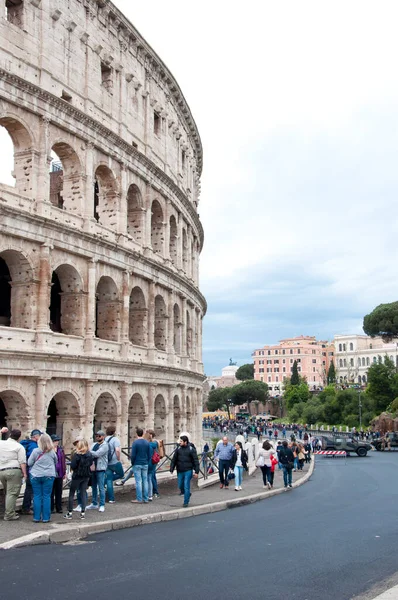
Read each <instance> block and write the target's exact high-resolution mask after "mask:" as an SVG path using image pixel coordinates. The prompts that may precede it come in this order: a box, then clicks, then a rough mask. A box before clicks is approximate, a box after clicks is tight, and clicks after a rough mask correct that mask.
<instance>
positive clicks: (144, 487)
mask: <svg viewBox="0 0 398 600" xmlns="http://www.w3.org/2000/svg"><path fill="white" fill-rule="evenodd" d="M133 471H134V479H135V491H136V495H137V500H138V502H142V500H144V502H148V465H134V466H133Z"/></svg>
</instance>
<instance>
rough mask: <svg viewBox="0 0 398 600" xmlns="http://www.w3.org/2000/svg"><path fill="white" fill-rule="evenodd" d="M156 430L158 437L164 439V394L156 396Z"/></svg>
mask: <svg viewBox="0 0 398 600" xmlns="http://www.w3.org/2000/svg"><path fill="white" fill-rule="evenodd" d="M154 430H155V435H156V437H157V438H160V439H163V438H164V437H165V434H166V403H165V401H164V398H163V396H162V394H158V395H157V396H156V398H155V420H154Z"/></svg>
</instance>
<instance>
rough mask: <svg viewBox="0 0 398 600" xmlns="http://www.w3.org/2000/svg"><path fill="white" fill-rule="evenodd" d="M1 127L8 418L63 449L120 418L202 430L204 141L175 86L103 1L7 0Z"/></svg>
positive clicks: (1, 365)
mask: <svg viewBox="0 0 398 600" xmlns="http://www.w3.org/2000/svg"><path fill="white" fill-rule="evenodd" d="M0 126H3V127H4V128H5V129H6V130H7V131H8V133H9V135H10V137H11V139H12V141H13V144H14V170H13V176H14V179H15V186H7V185H4V184H0V221H1V224H2V225H1V230H0V269H1V277H0V282H1V283H0V285H1V286H2V288H1V290H0V293H2V292H3V293H4V294H5V295H4V297H6V293H7V294H8V293H9V291H10V290H9V288H8V287H7V286H8V285H9V286H10V288H11V293H10V301H9V307H8V313H7V315H8V314H9V313H10V314H11V317H10V318H9V317H8V316H7V315H6V314H4V316H3V315H0V323H2V325H1V326H0V359H1V361H0V400H1V401H0V420H2V421H3V422H4V421H6V422H7V423H8V424H9V425H19V426H21V427H22V428H23V430H24V431H27V430H29V429H30V428H31V427H36V426H38V427H42V428H45V427H46V426H47V427H48V429H49V430H52V431H57V432H58V433H62V435H63V437H64V443H65V445H66V446H67V447H68V445H70V443H71V439H72V437H73V436H74V435H75V434H76V433H77V432H83V433H84V434H85V435H87V436H89V437H91V435H92V431H93V428H95V427H98V426H105V425H106V424H108V423H111V422H112V423H116V425H117V427H118V431H119V432H120V434H121V436H122V441H123V443H125V444H127V442H129V441H131V437H132V432H133V431H134V427H135V426H136V425H138V424H144V425H145V426H146V427H154V428H155V429H156V430H157V432H158V434H159V435H161V436H162V437H163V438H165V439H166V440H167V441H172V440H174V439H175V437H176V436H177V435H178V432H179V431H181V430H189V431H191V432H192V435H193V437H198V436H199V434H200V425H201V424H200V411H201V389H202V381H203V365H202V356H201V346H202V318H203V315H204V313H205V310H206V303H205V300H204V298H203V296H202V295H201V293H200V291H199V289H198V270H199V253H200V250H201V248H202V244H203V230H202V226H201V223H200V220H199V217H198V214H197V206H198V201H199V192H200V183H199V177H200V173H201V168H202V167H201V165H202V148H201V144H200V138H199V134H198V131H197V129H196V125H195V123H194V120H193V118H192V116H191V113H190V111H189V108H188V106H187V104H186V101H185V99H184V97H183V95H182V93H181V90H180V89H179V87H178V84H177V82H176V81H175V80H174V78H173V77H172V75H171V73H170V72H169V71H168V69H167V67H166V66H165V65H164V64H163V63H162V61H161V60H160V59H159V57H158V56H157V55H156V54H155V53H154V52H153V50H152V49H151V48H150V47H149V46H148V44H147V43H146V42H145V40H143V39H142V37H141V36H140V35H139V33H138V32H137V31H136V30H135V28H134V27H133V26H132V25H131V24H130V23H129V22H128V21H127V20H126V19H125V17H124V16H123V15H122V14H121V13H120V12H119V11H118V10H117V9H116V8H115V7H114V6H113V5H112V4H111V3H110V2H107V1H106V0H69V1H68V2H63V1H62V2H61V0H59V1H55V2H54V1H53V0H25V1H23V2H21V3H20V4H14V5H11V4H10V3H9V2H5V3H4V2H3V3H1V4H0ZM54 153H55V155H56V157H57V159H59V162H60V163H61V164H60V166H59V168H60V169H61V171H60V172H59V173H58V174H57V173H52V174H50V170H51V162H52V160H53V156H54ZM8 282H9V283H8ZM2 306H3V305H2ZM3 312H4V313H5V312H6V310H5V309H3ZM8 321H9V326H8V325H7V324H8ZM48 415H49V416H48Z"/></svg>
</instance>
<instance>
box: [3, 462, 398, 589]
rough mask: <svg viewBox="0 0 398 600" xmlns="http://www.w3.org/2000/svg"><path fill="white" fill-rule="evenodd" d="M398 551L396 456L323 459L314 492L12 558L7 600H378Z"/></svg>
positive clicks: (397, 566)
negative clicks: (360, 599)
mask: <svg viewBox="0 0 398 600" xmlns="http://www.w3.org/2000/svg"><path fill="white" fill-rule="evenodd" d="M225 494H231V495H232V494H233V490H230V491H225ZM0 526H1V525H0ZM397 548H398V452H397V453H376V452H373V453H371V454H370V456H368V457H367V458H358V457H352V458H348V459H347V460H346V461H345V460H344V459H337V458H336V459H322V458H320V459H318V462H317V467H316V470H315V473H314V475H313V477H312V480H311V481H310V482H309V483H307V484H305V485H304V486H301V487H300V488H298V489H297V490H292V491H289V492H286V493H284V494H282V495H279V496H276V497H274V498H271V499H269V500H265V501H262V502H259V503H257V504H254V505H251V506H247V507H241V508H236V509H232V510H228V511H224V512H219V513H215V514H213V515H203V516H199V517H195V518H190V519H184V520H181V521H172V522H170V523H161V524H155V525H149V526H144V527H141V528H134V529H130V530H129V529H126V530H122V531H120V532H113V533H107V534H100V535H97V536H95V537H92V538H90V543H82V544H81V545H74V546H71V545H60V546H54V545H52V546H35V547H30V548H22V549H20V550H13V551H7V552H6V551H2V552H0V586H1V596H2V598H4V599H5V600H14V599H15V600H17V599H18V600H20V599H21V598H29V600H50V599H51V600H53V599H54V598H56V599H57V600H69V599H73V600H76V599H80V598H89V599H90V600H91V599H95V600H113V598H116V597H117V598H128V599H129V598H134V599H136V600H141V599H142V600H144V599H147V598H150V600H168V599H169V598H171V599H173V600H207V599H210V598H211V599H212V600H224V599H226V598H228V600H235V599H239V600H242V598H258V599H263V598H264V599H267V600H281V599H283V598H286V599H288V600H296V599H297V600H349V599H351V598H353V597H354V596H357V595H361V594H365V592H366V591H368V590H369V589H371V588H372V590H373V591H372V593H371V595H370V596H369V595H367V594H366V597H367V598H368V597H374V596H376V594H377V593H379V592H381V591H383V589H384V588H383V583H382V582H384V581H386V580H387V579H388V578H392V579H390V581H393V580H394V577H395V574H396V572H397V571H398V559H397ZM364 597H365V596H364Z"/></svg>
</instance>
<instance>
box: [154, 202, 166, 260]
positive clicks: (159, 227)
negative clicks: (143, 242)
mask: <svg viewBox="0 0 398 600" xmlns="http://www.w3.org/2000/svg"><path fill="white" fill-rule="evenodd" d="M151 211H152V215H151V246H152V250H153V251H154V252H157V253H159V254H161V255H163V243H164V230H163V229H164V224H163V211H162V207H161V206H160V204H159V202H158V201H157V200H154V201H153V202H152V208H151Z"/></svg>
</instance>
